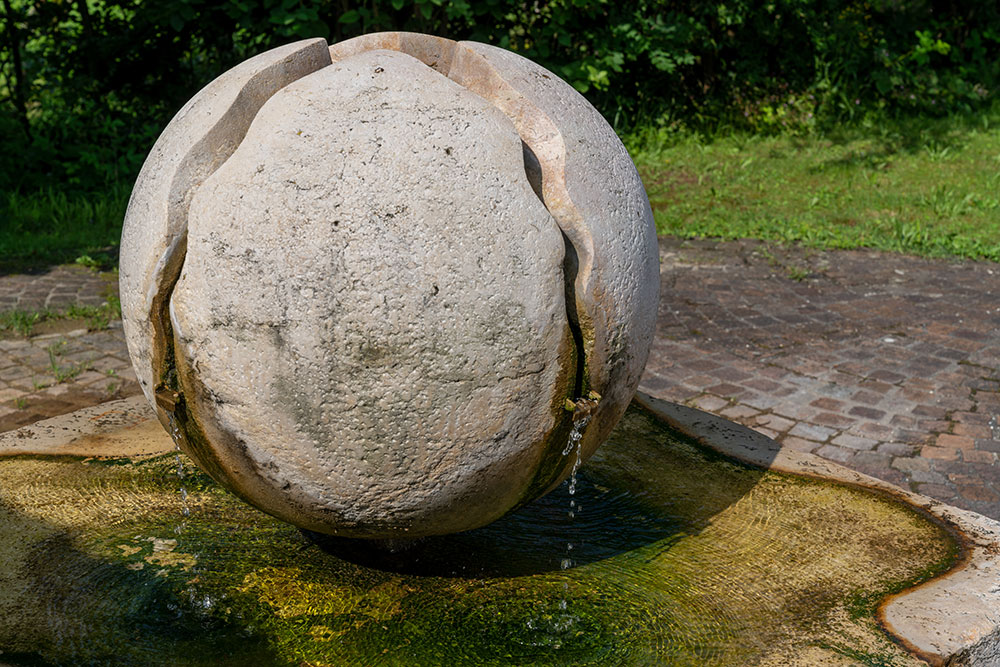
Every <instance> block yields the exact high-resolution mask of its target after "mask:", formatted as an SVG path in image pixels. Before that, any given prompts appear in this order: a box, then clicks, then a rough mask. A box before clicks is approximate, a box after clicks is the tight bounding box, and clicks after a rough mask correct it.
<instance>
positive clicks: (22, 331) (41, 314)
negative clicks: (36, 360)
mask: <svg viewBox="0 0 1000 667" xmlns="http://www.w3.org/2000/svg"><path fill="white" fill-rule="evenodd" d="M121 316H122V305H121V301H119V299H118V296H117V295H115V294H114V293H109V294H108V295H107V296H106V297H105V301H104V303H102V304H101V305H99V306H77V305H74V306H70V307H69V308H66V309H65V310H50V309H46V310H33V311H26V310H8V311H4V312H0V338H2V337H3V334H14V335H16V336H30V335H31V334H32V333H33V331H34V328H35V325H36V324H40V323H42V322H46V321H49V320H67V319H69V320H85V321H86V323H87V329H89V330H90V331H100V330H101V329H107V328H108V324H109V323H110V322H111V320H114V319H118V318H120V317H121Z"/></svg>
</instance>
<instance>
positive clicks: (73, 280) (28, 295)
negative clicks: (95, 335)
mask: <svg viewBox="0 0 1000 667" xmlns="http://www.w3.org/2000/svg"><path fill="white" fill-rule="evenodd" d="M108 289H113V290H115V293H117V291H118V283H117V280H115V279H114V278H113V277H112V276H110V275H108V274H100V273H97V272H96V271H92V270H90V269H88V268H86V267H83V266H75V265H68V266H56V267H53V268H52V269H49V270H48V271H44V272H39V273H29V274H24V273H21V274H14V275H7V276H0V312H2V311H6V310H28V311H37V310H45V309H46V308H50V309H53V310H55V309H58V308H65V307H67V306H70V305H78V306H99V305H101V304H102V303H104V298H105V295H106V293H107V291H108Z"/></svg>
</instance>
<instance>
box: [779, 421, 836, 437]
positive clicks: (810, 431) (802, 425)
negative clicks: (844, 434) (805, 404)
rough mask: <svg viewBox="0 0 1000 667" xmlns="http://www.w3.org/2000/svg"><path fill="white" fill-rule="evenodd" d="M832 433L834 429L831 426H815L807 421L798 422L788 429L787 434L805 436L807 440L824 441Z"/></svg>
mask: <svg viewBox="0 0 1000 667" xmlns="http://www.w3.org/2000/svg"><path fill="white" fill-rule="evenodd" d="M834 433H836V431H835V430H834V429H832V428H827V427H826V426H817V425H816V424H809V423H807V422H799V423H798V424H796V425H795V426H793V427H792V428H791V430H789V431H788V434H789V435H794V436H797V437H800V438H806V439H807V440H815V441H817V442H824V441H826V440H827V439H828V438H829V437H830V436H832V435H833V434H834Z"/></svg>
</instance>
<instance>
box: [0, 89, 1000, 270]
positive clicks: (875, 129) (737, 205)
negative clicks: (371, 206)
mask: <svg viewBox="0 0 1000 667" xmlns="http://www.w3.org/2000/svg"><path fill="white" fill-rule="evenodd" d="M628 143H629V144H630V145H631V146H633V151H632V154H633V155H634V156H635V158H636V162H637V164H638V165H639V170H640V172H641V173H642V176H643V180H644V181H645V183H646V189H647V190H648V192H649V198H650V201H651V202H652V205H653V211H654V213H655V215H656V226H657V230H658V231H659V233H660V234H670V235H676V236H684V237H696V236H701V237H716V238H723V239H734V238H757V239H763V240H768V241H777V242H783V243H786V242H799V243H803V244H805V245H809V246H813V247H817V248H858V247H871V248H878V249H881V250H889V251H897V252H906V253H913V254H918V255H926V256H932V257H940V256H959V257H969V258H975V259H989V260H993V261H1000V106H997V107H994V109H993V110H991V111H986V112H980V113H977V114H970V115H967V116H959V117H949V118H943V119H909V120H905V121H881V122H877V123H869V124H868V125H860V126H854V127H851V128H848V129H844V130H842V131H840V132H834V133H825V134H806V135H797V134H792V133H786V134H781V135H778V136H759V135H747V134H732V135H726V136H718V137H715V138H712V139H705V138H703V137H699V136H697V135H690V134H687V135H677V134H674V135H669V134H666V133H659V134H657V133H655V132H648V133H646V134H645V135H643V136H640V137H638V138H637V137H632V138H631V139H630V140H629V142H628ZM636 147H637V148H636ZM130 185H131V184H121V185H119V186H117V187H114V188H110V189H109V190H108V191H106V192H101V193H97V194H91V195H76V196H71V195H66V194H63V193H61V192H58V191H55V190H52V191H48V192H42V193H34V194H14V193H7V194H6V195H2V194H0V222H2V224H0V273H5V272H11V271H19V270H24V269H27V268H32V267H39V266H45V265H50V264H56V263H62V262H73V261H80V262H81V263H83V264H88V265H92V266H97V267H101V268H111V267H112V266H114V265H116V264H117V245H118V240H119V237H120V236H121V223H122V218H123V217H124V215H125V206H126V203H127V201H128V194H129V187H130Z"/></svg>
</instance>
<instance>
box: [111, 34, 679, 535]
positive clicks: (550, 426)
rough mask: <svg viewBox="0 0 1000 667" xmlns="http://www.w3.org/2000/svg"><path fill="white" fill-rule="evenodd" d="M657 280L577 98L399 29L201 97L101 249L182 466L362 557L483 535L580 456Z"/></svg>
mask: <svg viewBox="0 0 1000 667" xmlns="http://www.w3.org/2000/svg"><path fill="white" fill-rule="evenodd" d="M658 275H659V269H658V255H657V246H656V235H655V230H654V225H653V218H652V214H651V212H650V208H649V202H648V200H647V199H646V195H645V192H644V191H643V187H642V183H641V182H640V180H639V176H638V174H637V173H636V170H635V167H634V165H633V164H632V161H631V160H630V159H629V156H628V153H627V152H626V151H625V148H624V147H623V146H622V144H621V142H620V141H619V140H618V138H617V137H616V136H615V133H614V132H613V131H612V129H611V127H610V126H609V125H608V124H607V122H605V120H604V119H603V118H602V117H601V116H600V114H599V113H598V112H597V111H596V110H595V109H594V108H593V107H591V106H590V104H588V103H587V101H586V100H585V99H584V98H583V97H582V96H581V95H579V94H578V93H577V92H576V91H575V90H574V89H573V88H572V87H570V86H569V85H567V84H566V83H565V82H564V81H562V80H560V79H559V78H558V77H557V76H555V75H554V74H552V73H551V72H549V71H547V70H545V69H543V68H542V67H539V66H538V65H536V64H534V63H532V62H531V61H529V60H526V59H524V58H522V57H520V56H518V55H515V54H513V53H510V52H508V51H504V50H502V49H498V48H494V47H492V46H487V45H485V44H478V43H475V42H453V41H450V40H445V39H440V38H437V37H431V36H427V35H419V34H413V33H381V34H374V35H367V36H364V37H359V38H357V39H352V40H349V41H346V42H342V43H339V44H335V45H334V46H332V47H328V46H327V44H326V43H325V42H324V41H323V40H321V39H312V40H306V41H302V42H298V43H295V44H290V45H288V46H283V47H280V48H277V49H274V50H272V51H268V52H267V53H264V54H261V55H259V56H257V57H255V58H251V59H250V60H247V61H246V62H244V63H242V64H241V65H238V66H237V67H235V68H233V69H231V70H229V71H228V72H226V73H225V74H223V75H222V76H220V77H219V78H218V79H216V80H215V81H213V82H212V83H210V84H209V85H208V86H206V87H205V88H204V89H203V90H202V91H201V92H199V93H198V94H197V95H195V97H194V98H193V99H192V100H191V101H190V102H188V104H187V105H185V106H184V108H183V109H181V110H180V111H179V112H178V114H177V116H176V117H175V118H174V119H173V121H171V123H170V124H169V125H168V126H167V128H166V129H165V130H164V132H163V134H162V135H161V136H160V138H159V140H158V141H157V142H156V145H155V146H154V147H153V149H152V151H151V152H150V154H149V157H148V158H147V159H146V163H145V164H144V165H143V168H142V172H141V173H140V174H139V178H138V181H137V182H136V184H135V189H134V190H133V192H132V198H131V200H130V202H129V206H128V213H127V215H126V219H125V227H124V232H123V234H122V245H121V294H122V311H123V316H124V320H125V334H126V337H127V339H128V345H129V351H130V353H131V356H132V362H133V364H134V365H135V371H136V374H137V375H138V377H139V381H140V383H141V384H142V388H143V391H144V392H145V394H146V397H147V399H148V400H149V401H150V403H151V404H152V405H153V406H154V408H155V409H156V411H157V414H158V416H159V418H160V421H161V422H162V423H163V425H164V426H165V427H166V428H168V429H169V430H170V431H171V433H172V434H173V435H174V437H175V439H176V440H177V441H178V444H179V446H180V448H181V449H183V450H184V451H185V452H186V453H187V454H188V455H189V456H190V457H191V458H192V459H193V460H194V461H195V462H196V463H197V464H198V465H199V466H200V467H201V468H203V469H204V470H205V471H206V472H207V473H208V474H210V475H211V476H212V477H213V478H215V479H216V480H217V481H218V482H220V483H221V484H223V485H224V486H225V487H227V488H228V489H230V490H231V491H232V492H233V493H236V494H237V495H239V496H241V497H242V498H244V499H245V500H246V501H247V502H250V503H252V504H253V505H255V506H257V507H259V508H260V509H262V510H264V511H265V512H268V513H270V514H273V515H274V516H276V517H279V518H281V519H284V520H285V521H288V522H290V523H293V524H295V525H297V526H300V527H302V528H305V529H308V530H312V531H316V532H320V533H327V534H334V535H341V536H345V537H361V538H374V539H382V538H407V537H421V536H427V535H439V534H445V533H450V532H456V531H461V530H467V529H470V528H475V527H478V526H482V525H484V524H486V523H489V522H491V521H493V520H495V519H497V518H499V517H500V516H502V515H503V514H504V513H506V512H508V511H510V510H511V509H513V508H515V507H517V506H519V505H521V504H523V503H526V502H529V501H531V500H532V499H534V498H536V497H538V496H540V495H542V494H544V493H545V492H547V491H548V490H550V489H552V488H554V487H555V486H556V485H557V484H558V483H559V482H560V481H562V480H563V479H564V478H565V477H566V476H567V475H568V474H569V473H570V470H571V469H572V468H573V466H574V464H575V463H576V462H577V458H578V457H579V458H581V459H586V457H588V456H589V455H590V454H592V453H593V452H594V450H595V449H596V448H597V447H598V445H599V444H600V443H601V442H602V441H603V440H604V439H605V438H606V437H607V435H608V433H609V432H610V431H611V429H612V427H613V426H614V425H615V423H616V422H617V421H618V419H619V418H620V417H621V415H622V413H623V412H624V410H625V407H626V405H627V404H628V402H629V400H630V399H631V396H632V394H633V393H634V391H635V388H636V386H637V384H638V382H639V376H640V373H641V372H642V368H643V365H644V364H645V361H646V357H647V354H648V352H649V346H650V343H651V341H652V337H653V327H654V322H655V319H656V307H657V299H658V290H659V278H658ZM574 428H575V432H574ZM571 435H572V436H573V437H572V438H571ZM577 436H582V437H579V439H577Z"/></svg>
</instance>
